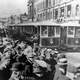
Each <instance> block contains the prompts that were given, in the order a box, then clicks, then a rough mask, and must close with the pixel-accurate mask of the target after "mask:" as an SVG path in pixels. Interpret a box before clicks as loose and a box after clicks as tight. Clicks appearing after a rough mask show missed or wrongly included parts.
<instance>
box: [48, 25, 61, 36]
mask: <svg viewBox="0 0 80 80" xmlns="http://www.w3.org/2000/svg"><path fill="white" fill-rule="evenodd" d="M48 36H49V37H60V27H58V26H57V27H53V26H50V27H49V28H48Z"/></svg>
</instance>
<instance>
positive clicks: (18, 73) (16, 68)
mask: <svg viewBox="0 0 80 80" xmlns="http://www.w3.org/2000/svg"><path fill="white" fill-rule="evenodd" d="M24 68H25V65H24V64H22V63H19V62H17V63H14V64H13V66H12V69H11V71H12V75H11V77H10V79H9V80H23V79H24V77H23V75H22V72H23V70H24Z"/></svg>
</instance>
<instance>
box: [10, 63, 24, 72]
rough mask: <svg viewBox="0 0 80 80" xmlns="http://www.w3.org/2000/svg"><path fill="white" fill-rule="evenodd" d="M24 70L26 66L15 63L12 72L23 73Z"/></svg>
mask: <svg viewBox="0 0 80 80" xmlns="http://www.w3.org/2000/svg"><path fill="white" fill-rule="evenodd" d="M24 69H25V64H24V63H20V62H16V63H14V64H13V65H12V68H11V70H12V71H23V70H24Z"/></svg>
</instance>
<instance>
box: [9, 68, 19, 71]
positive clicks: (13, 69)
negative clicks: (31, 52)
mask: <svg viewBox="0 0 80 80" xmlns="http://www.w3.org/2000/svg"><path fill="white" fill-rule="evenodd" d="M10 70H11V71H18V69H16V68H11V69H10Z"/></svg>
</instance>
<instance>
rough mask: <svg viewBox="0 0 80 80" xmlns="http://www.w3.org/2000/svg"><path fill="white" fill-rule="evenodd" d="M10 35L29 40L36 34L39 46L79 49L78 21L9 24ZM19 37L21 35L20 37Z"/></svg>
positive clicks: (79, 32)
mask: <svg viewBox="0 0 80 80" xmlns="http://www.w3.org/2000/svg"><path fill="white" fill-rule="evenodd" d="M8 31H9V34H10V35H13V37H14V36H16V37H19V36H21V35H22V36H24V37H23V38H22V39H24V38H25V39H27V40H28V41H30V40H31V37H32V36H33V35H38V43H39V46H40V47H42V48H43V47H46V48H58V49H60V50H69V51H71V50H72V51H73V50H74V51H76V50H77V51H78V50H80V24H79V23H78V21H75V22H73V21H71V22H66V23H61V24H58V23H54V22H51V21H44V22H33V23H26V24H17V25H9V26H8ZM20 39H21V37H20Z"/></svg>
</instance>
